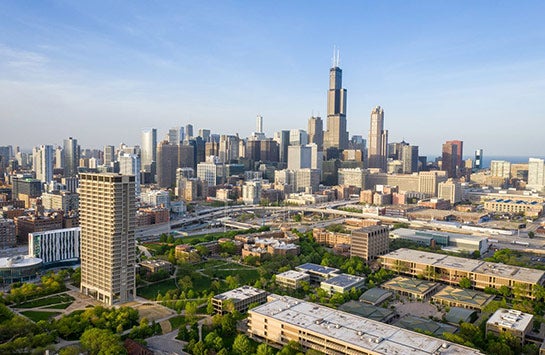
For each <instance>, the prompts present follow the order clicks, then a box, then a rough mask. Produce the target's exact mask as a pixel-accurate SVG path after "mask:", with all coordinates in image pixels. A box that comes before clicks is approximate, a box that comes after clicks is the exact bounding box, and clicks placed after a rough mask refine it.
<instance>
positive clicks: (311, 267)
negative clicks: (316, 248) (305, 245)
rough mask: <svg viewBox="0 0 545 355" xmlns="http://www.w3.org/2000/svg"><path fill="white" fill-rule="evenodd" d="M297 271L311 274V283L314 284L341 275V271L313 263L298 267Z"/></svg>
mask: <svg viewBox="0 0 545 355" xmlns="http://www.w3.org/2000/svg"><path fill="white" fill-rule="evenodd" d="M295 270H297V271H300V272H304V273H307V274H309V276H310V282H312V283H320V282H322V281H324V280H328V279H330V278H332V277H335V276H337V275H339V273H340V270H339V269H336V268H333V267H329V266H322V265H318V264H313V263H305V264H302V265H299V266H296V267H295Z"/></svg>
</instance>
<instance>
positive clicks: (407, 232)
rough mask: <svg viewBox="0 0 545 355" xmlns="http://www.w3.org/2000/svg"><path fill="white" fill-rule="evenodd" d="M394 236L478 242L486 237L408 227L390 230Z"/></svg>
mask: <svg viewBox="0 0 545 355" xmlns="http://www.w3.org/2000/svg"><path fill="white" fill-rule="evenodd" d="M391 234H393V235H394V236H399V237H406V238H418V237H420V238H433V237H448V238H449V239H451V240H452V239H454V240H458V239H464V240H469V241H475V242H479V241H481V240H483V239H487V237H477V236H473V235H468V234H461V233H451V232H438V231H434V230H414V229H409V228H399V229H396V230H393V231H392V232H391Z"/></svg>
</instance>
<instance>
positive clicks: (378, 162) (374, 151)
mask: <svg viewBox="0 0 545 355" xmlns="http://www.w3.org/2000/svg"><path fill="white" fill-rule="evenodd" d="M387 147H388V131H387V130H385V129H384V109H383V108H382V107H380V106H377V107H375V108H374V109H373V110H372V111H371V128H370V129H369V147H368V150H367V151H368V154H369V167H370V168H379V169H382V170H383V171H386V157H387V154H388V152H387V150H388V149H387Z"/></svg>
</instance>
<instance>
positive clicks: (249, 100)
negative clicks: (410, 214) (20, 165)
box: [0, 2, 545, 156]
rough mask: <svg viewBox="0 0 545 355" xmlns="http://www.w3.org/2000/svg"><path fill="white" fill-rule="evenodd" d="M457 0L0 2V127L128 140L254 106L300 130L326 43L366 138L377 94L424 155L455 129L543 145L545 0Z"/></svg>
mask: <svg viewBox="0 0 545 355" xmlns="http://www.w3.org/2000/svg"><path fill="white" fill-rule="evenodd" d="M469 4H470V3H469V2H460V3H456V4H437V3H434V2H421V3H417V4H406V3H402V2H395V3H388V4H371V3H367V2H365V3H359V2H346V3H342V4H340V5H339V6H338V9H337V10H338V13H340V14H342V16H336V15H331V14H330V11H331V8H330V6H328V4H327V3H325V2H318V3H317V4H316V6H313V7H312V8H310V7H309V8H307V7H305V6H302V5H300V4H290V3H279V4H242V3H237V2H234V3H224V4H216V3H206V2H204V3H199V4H193V3H184V4H183V5H182V4H176V3H159V4H153V5H149V4H130V6H129V3H119V4H118V5H116V6H114V7H111V4H109V3H102V4H100V3H99V4H94V3H93V4H83V3H73V4H71V3H63V2H44V3H39V4H33V5H32V6H28V5H26V4H23V3H18V2H13V3H2V4H0V10H2V11H0V13H2V14H4V15H0V18H1V20H2V21H1V23H2V25H0V26H1V28H2V31H0V70H2V72H3V74H4V75H3V78H2V79H1V80H0V97H1V98H2V99H0V100H1V101H0V107H1V108H0V117H1V118H2V123H3V127H2V129H1V130H0V141H1V142H2V144H3V145H14V146H16V145H20V146H22V147H24V148H25V149H30V148H31V147H33V146H38V145H47V144H58V145H60V144H61V143H62V141H63V140H64V139H66V138H67V137H70V136H73V137H75V138H76V139H78V142H80V144H81V145H82V146H83V147H92V148H100V147H102V146H104V145H116V146H117V145H118V144H119V143H121V142H125V143H127V144H129V145H135V144H140V134H141V133H140V132H141V130H142V129H143V128H145V127H154V128H158V135H159V137H158V139H159V140H162V138H163V137H164V136H165V135H166V133H167V130H168V129H169V128H170V127H174V126H185V125H187V124H192V125H193V126H194V127H195V128H196V129H199V128H207V129H212V133H221V134H234V133H239V134H240V135H241V137H246V136H249V135H250V134H251V132H252V130H253V127H254V126H255V124H254V122H255V117H256V114H259V115H261V116H263V130H264V131H265V133H266V134H267V136H269V137H272V136H273V133H274V132H276V131H279V130H282V129H293V128H302V129H306V127H307V120H308V117H310V116H321V117H322V119H323V120H325V119H326V116H327V115H326V113H327V111H326V105H327V86H326V85H327V80H328V77H327V74H326V73H327V72H326V70H327V68H329V67H330V66H331V49H332V47H333V45H337V46H338V47H339V48H340V50H341V61H340V65H339V67H340V68H341V69H342V70H343V72H344V73H343V74H344V78H343V79H344V82H343V87H345V88H346V89H347V90H348V91H350V101H349V102H348V108H347V127H348V131H349V134H350V136H352V135H361V136H363V137H364V138H367V137H368V130H369V128H368V127H369V124H368V122H369V121H368V117H369V116H368V115H369V112H370V110H371V109H372V108H373V107H375V106H378V105H380V106H381V107H384V110H385V121H386V122H387V125H386V126H387V127H386V128H387V129H388V130H389V134H390V137H389V141H391V142H395V141H401V140H402V139H405V140H407V141H409V142H411V144H415V145H418V146H419V147H420V149H421V154H422V155H435V156H438V155H439V154H440V152H441V145H442V143H443V142H445V141H447V140H453V139H460V140H462V141H464V145H466V147H465V148H466V152H468V154H469V152H472V151H474V150H475V149H479V148H483V149H484V154H485V156H487V155H494V156H499V155H505V156H520V155H524V156H542V155H543V154H542V152H543V151H545V149H544V147H545V143H544V142H542V140H540V135H539V130H536V129H534V128H535V127H538V126H539V124H540V123H541V121H542V120H543V115H544V114H545V104H543V103H542V99H541V92H543V88H544V87H545V82H544V80H543V79H542V78H543V77H544V76H543V75H542V74H545V69H544V68H545V66H544V65H543V64H544V62H545V59H544V58H545V56H543V54H544V52H545V48H544V46H543V44H542V43H545V42H544V41H543V39H545V38H544V37H545V29H544V28H543V26H542V25H541V24H540V19H539V14H540V13H542V11H541V10H543V7H544V5H543V4H541V3H539V2H525V3H523V4H497V3H492V2H481V3H479V4H472V5H471V6H468V5H469ZM106 9H107V10H108V11H106ZM270 14H275V15H276V16H274V19H273V17H270V16H269V15H270ZM432 14H433V16H431V15H432ZM326 19H327V20H328V21H325V20H326ZM476 19H478V21H476ZM322 23H323V24H322ZM326 23H327V24H326ZM377 28H378V30H377ZM144 29H145V30H144ZM318 39H319V40H318ZM286 88H289V90H287V89H286ZM513 122H516V123H517V125H518V127H520V130H521V132H522V133H521V134H518V135H516V136H515V135H513V134H512V133H511V130H508V129H505V126H507V125H508V124H512V123H513ZM505 142H509V143H510V144H505Z"/></svg>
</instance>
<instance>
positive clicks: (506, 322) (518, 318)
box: [486, 308, 534, 332]
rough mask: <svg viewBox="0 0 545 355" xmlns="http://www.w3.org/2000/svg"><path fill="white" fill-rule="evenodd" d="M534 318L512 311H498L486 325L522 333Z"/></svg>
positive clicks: (501, 309) (502, 309) (503, 309)
mask: <svg viewBox="0 0 545 355" xmlns="http://www.w3.org/2000/svg"><path fill="white" fill-rule="evenodd" d="M533 318H534V316H533V315H531V314H528V313H524V312H521V311H516V310H514V309H505V308H500V309H498V310H497V311H496V312H495V313H494V314H493V315H492V317H490V318H489V319H488V321H487V322H486V325H494V326H499V327H503V328H509V329H516V330H518V331H521V332H524V330H525V329H526V328H527V327H528V325H529V324H530V322H531V321H532V320H533Z"/></svg>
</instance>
